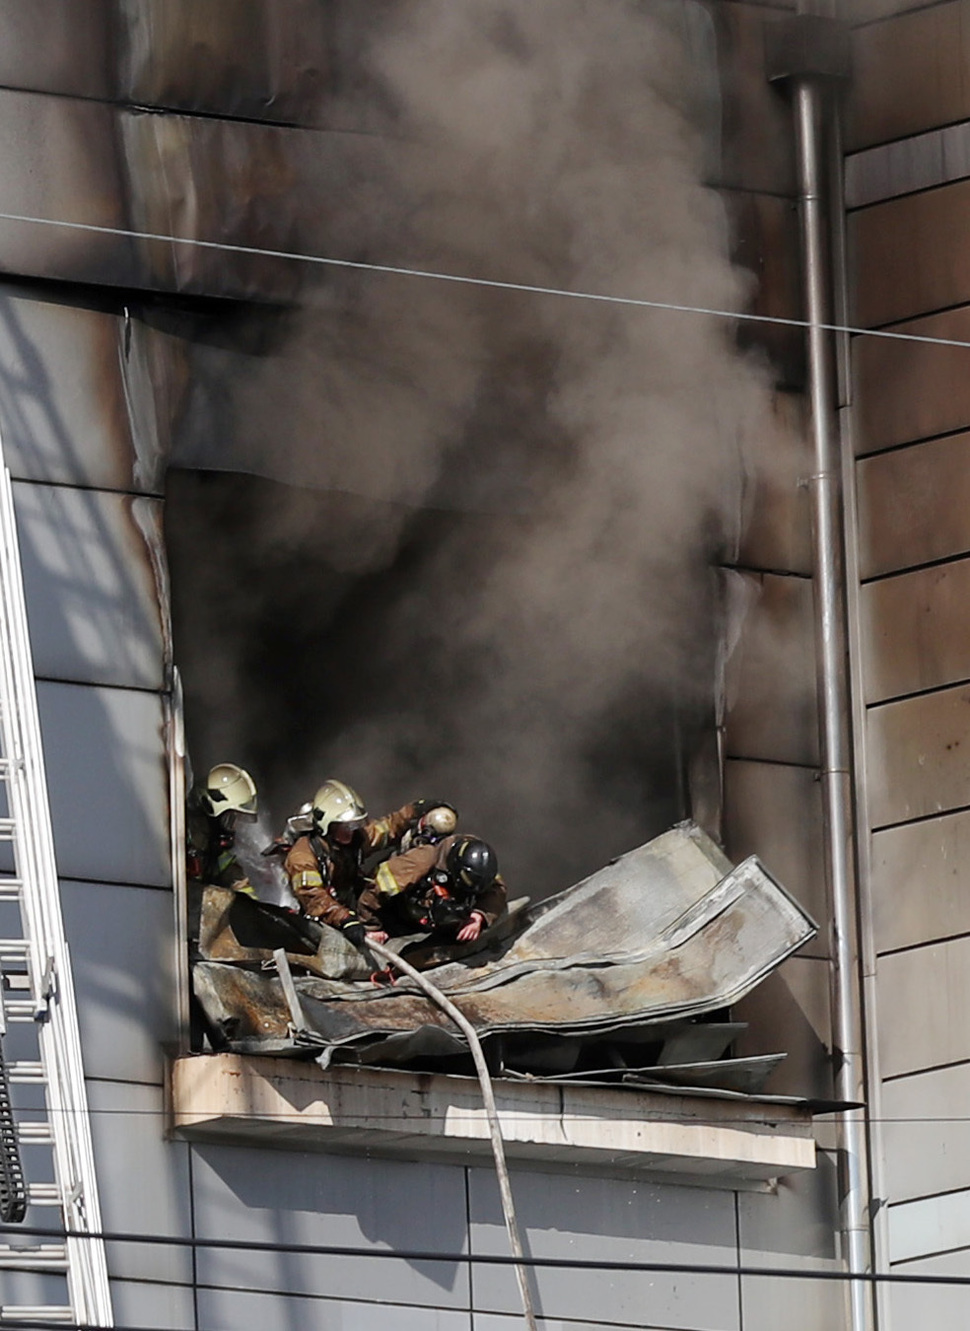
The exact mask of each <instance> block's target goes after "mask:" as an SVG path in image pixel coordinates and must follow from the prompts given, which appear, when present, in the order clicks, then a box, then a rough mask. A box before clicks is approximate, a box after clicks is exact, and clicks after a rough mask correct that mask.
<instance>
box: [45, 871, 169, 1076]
mask: <svg viewBox="0 0 970 1331" xmlns="http://www.w3.org/2000/svg"><path fill="white" fill-rule="evenodd" d="M61 905H62V910H63V912H64V924H65V928H66V930H67V938H68V942H69V945H70V948H71V961H72V965H73V969H74V988H75V992H76V994H77V1000H78V1009H79V1014H78V1015H79V1019H80V1023H81V1047H82V1051H83V1054H84V1069H85V1072H86V1073H87V1075H88V1076H89V1077H104V1078H117V1079H119V1080H134V1081H142V1082H157V1083H158V1084H159V1085H161V1082H162V1078H163V1069H162V1046H163V1044H165V1045H170V1044H171V1042H172V1040H173V1039H174V1038H175V1034H176V1022H175V1013H174V1006H175V975H174V970H175V947H176V943H175V937H174V924H175V907H174V903H173V900H172V896H171V894H170V893H168V892H159V891H157V890H156V889H154V888H140V887H114V886H110V887H109V886H103V885H101V884H100V883H72V882H62V884H61ZM106 920H110V921H111V927H110V928H109V929H106V928H105V921H106Z"/></svg>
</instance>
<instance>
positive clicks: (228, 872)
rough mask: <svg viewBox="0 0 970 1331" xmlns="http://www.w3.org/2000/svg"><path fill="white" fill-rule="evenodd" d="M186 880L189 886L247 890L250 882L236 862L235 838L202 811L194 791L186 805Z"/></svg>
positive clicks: (216, 819) (232, 833) (233, 834)
mask: <svg viewBox="0 0 970 1331" xmlns="http://www.w3.org/2000/svg"><path fill="white" fill-rule="evenodd" d="M185 840H186V847H185V855H186V866H185V869H186V877H187V878H188V880H189V882H190V883H208V884H211V886H213V887H235V888H237V889H239V888H242V889H244V890H245V889H246V888H248V887H249V879H248V878H247V877H246V871H245V869H243V867H242V865H241V864H240V863H239V861H238V860H237V858H236V852H235V849H234V846H235V840H236V835H235V833H234V832H230V831H227V830H226V829H225V828H224V827H223V826H222V824H221V823H220V821H219V819H218V818H212V817H211V816H210V815H209V814H207V813H206V812H205V811H204V810H203V809H201V808H200V807H199V803H198V797H197V793H196V790H195V789H194V788H193V790H192V791H191V793H190V795H189V798H188V799H187V800H186V802H185Z"/></svg>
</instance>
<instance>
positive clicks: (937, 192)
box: [847, 180, 970, 328]
mask: <svg viewBox="0 0 970 1331" xmlns="http://www.w3.org/2000/svg"><path fill="white" fill-rule="evenodd" d="M968 227H970V180H960V181H957V182H955V183H954V184H952V185H943V186H941V187H940V188H939V189H931V190H927V191H925V192H924V193H922V194H912V195H909V196H907V197H906V198H903V199H891V200H889V202H888V203H881V204H877V205H875V206H874V207H872V208H866V209H863V211H862V212H857V213H852V214H850V216H849V218H848V223H847V231H848V244H849V265H850V269H851V271H852V273H853V279H854V280H853V296H854V300H853V310H852V313H851V315H850V318H851V320H852V321H853V322H854V323H856V324H861V325H862V326H863V327H865V328H870V327H878V326H879V325H881V324H889V323H896V322H898V321H899V320H902V319H911V318H914V317H915V316H917V315H920V314H925V313H928V312H931V311H933V310H939V309H943V308H944V307H946V306H950V305H958V304H960V303H961V302H962V301H966V300H970V244H967V231H968ZM887 274H891V280H890V281H887V280H886V275H887Z"/></svg>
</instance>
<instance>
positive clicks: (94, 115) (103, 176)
mask: <svg viewBox="0 0 970 1331" xmlns="http://www.w3.org/2000/svg"><path fill="white" fill-rule="evenodd" d="M116 117H117V112H116V111H115V110H114V108H112V107H110V106H107V105H105V104H104V103H103V102H91V101H83V100H81V99H77V98H66V97H49V96H46V95H45V94H37V93H29V92H11V91H9V90H7V89H0V198H2V200H3V211H4V212H6V213H15V214H17V215H18V216H26V217H41V218H46V219H49V220H51V221H60V220H67V221H71V222H80V223H85V224H88V225H94V226H101V227H108V228H112V229H117V228H119V227H126V226H128V225H129V223H128V221H127V213H126V210H125V189H124V178H123V174H122V170H121V163H120V160H119V158H118V154H117V148H116V134H115V121H116ZM132 260H133V252H132V248H131V242H130V241H129V240H128V239H127V238H126V237H124V236H111V235H98V234H94V233H91V232H84V231H73V230H70V229H68V228H65V227H58V226H41V225H37V224H32V223H27V222H4V221H0V268H2V269H3V271H5V272H8V273H24V274H29V275H31V276H35V277H58V278H69V279H72V280H74V281H78V282H109V283H111V284H112V285H117V286H125V285H130V284H131V282H132V280H133V278H134V273H135V270H134V267H133V262H132Z"/></svg>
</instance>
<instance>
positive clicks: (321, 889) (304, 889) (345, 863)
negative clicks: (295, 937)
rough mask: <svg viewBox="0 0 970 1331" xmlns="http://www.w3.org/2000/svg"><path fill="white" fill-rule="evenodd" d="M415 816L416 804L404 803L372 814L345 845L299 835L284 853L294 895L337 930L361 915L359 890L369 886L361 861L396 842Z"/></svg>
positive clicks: (284, 866) (313, 914) (315, 835)
mask: <svg viewBox="0 0 970 1331" xmlns="http://www.w3.org/2000/svg"><path fill="white" fill-rule="evenodd" d="M415 816H416V815H415V810H414V805H413V804H405V805H404V807H403V808H401V809H398V810H397V811H396V812H395V813H388V814H385V815H384V817H383V818H372V819H370V820H368V822H366V823H365V824H364V826H363V827H362V828H361V829H360V831H359V832H355V833H354V836H353V839H352V840H351V841H350V842H349V843H348V844H347V845H346V846H342V845H340V843H339V842H337V841H334V840H331V839H330V838H329V837H325V836H321V835H319V833H316V832H311V833H308V834H307V835H305V836H301V837H298V838H297V840H296V841H295V842H294V843H293V845H292V846H291V847H290V849H289V851H288V852H287V854H286V858H285V860H284V861H283V868H284V871H285V873H286V877H287V881H288V882H289V884H290V888H291V889H292V892H293V895H294V896H295V897H296V899H297V901H298V902H299V903H300V905H301V906H302V907H303V909H304V910H305V911H306V913H307V915H312V916H314V917H315V918H316V919H318V920H320V921H321V923H323V924H329V925H331V926H332V927H333V928H334V929H340V928H342V927H343V926H344V925H345V924H347V923H348V921H350V922H352V921H354V920H355V919H357V918H358V917H357V912H356V910H355V907H356V904H357V894H358V893H359V892H360V890H361V888H362V887H365V886H366V879H365V878H364V876H363V873H362V870H361V865H362V863H363V861H364V860H365V859H366V858H367V856H368V855H373V854H375V853H376V852H377V851H380V850H386V849H387V848H388V846H394V845H397V844H398V843H399V842H400V840H401V837H402V836H403V835H404V833H405V832H406V831H407V829H408V828H409V827H410V826H411V824H412V823H413V822H414V820H415ZM361 918H362V917H361Z"/></svg>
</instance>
